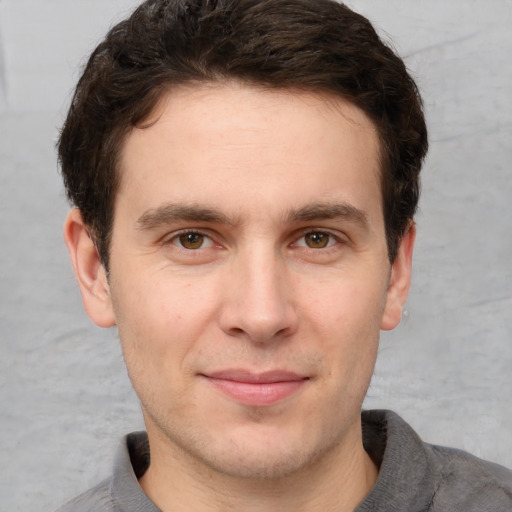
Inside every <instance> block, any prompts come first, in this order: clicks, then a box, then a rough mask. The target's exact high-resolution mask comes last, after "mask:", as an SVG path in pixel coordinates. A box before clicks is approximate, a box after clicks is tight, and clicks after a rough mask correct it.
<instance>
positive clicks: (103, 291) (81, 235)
mask: <svg viewBox="0 0 512 512" xmlns="http://www.w3.org/2000/svg"><path fill="white" fill-rule="evenodd" d="M64 241H65V242H66V245H67V248H68V251H69V255H70V257H71V263H72V265H73V269H74V271H75V276H76V279H77V281H78V285H79V286H80V292H81V294H82V301H83V304H84V308H85V310H86V312H87V314H88V315H89V317H90V319H91V320H92V321H93V322H94V323H95V324H96V325H98V326H100V327H112V326H114V325H115V324H116V321H115V316H114V312H113V308H112V301H111V298H110V287H109V284H108V279H107V275H106V272H105V268H104V266H103V265H102V263H101V260H100V257H99V254H98V250H97V249H96V246H95V244H94V242H93V241H92V239H91V236H90V235H89V231H88V229H87V226H86V225H85V223H84V221H83V219H82V215H81V213H80V211H79V210H78V209H77V208H74V209H72V210H71V211H70V212H69V213H68V215H67V217H66V220H65V222H64Z"/></svg>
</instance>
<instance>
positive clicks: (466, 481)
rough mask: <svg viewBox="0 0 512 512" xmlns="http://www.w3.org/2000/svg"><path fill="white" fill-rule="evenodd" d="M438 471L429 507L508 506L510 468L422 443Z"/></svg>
mask: <svg viewBox="0 0 512 512" xmlns="http://www.w3.org/2000/svg"><path fill="white" fill-rule="evenodd" d="M425 450H426V451H427V453H428V454H429V457H430V458H431V460H432V462H433V466H435V467H436V469H437V471H438V472H439V475H440V479H439V486H438V488H437V490H436V491H435V493H434V495H433V497H432V511H441V510H446V505H447V504H450V506H452V507H453V508H452V509H451V510H454V511H458V510H460V511H464V512H469V511H473V510H474V511H481V510H486V511H494V510H495V511H502V510H512V471H510V470H508V469H507V468H504V467H503V466H500V465H498V464H494V463H492V462H488V461H484V460H482V459H479V458H477V457H475V456H473V455H471V454H469V453H466V452H464V451H461V450H456V449H454V448H446V447H441V446H435V445H429V444H425Z"/></svg>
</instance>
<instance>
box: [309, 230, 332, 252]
mask: <svg viewBox="0 0 512 512" xmlns="http://www.w3.org/2000/svg"><path fill="white" fill-rule="evenodd" d="M304 239H305V241H306V245H307V246H308V247H309V248H311V249H323V248H324V247H327V244H328V243H329V239H330V235H329V234H327V233H321V232H318V231H315V232H313V233H308V234H307V235H304Z"/></svg>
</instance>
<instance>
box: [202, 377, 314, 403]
mask: <svg viewBox="0 0 512 512" xmlns="http://www.w3.org/2000/svg"><path fill="white" fill-rule="evenodd" d="M208 380H209V381H210V383H211V384H213V386H214V387H215V388H217V389H218V390H219V391H221V392H222V393H223V394H224V395H227V396H228V397H229V398H232V399H234V400H236V401H237V402H239V403H241V404H244V405H250V406H253V407H264V406H268V405H273V404H276V403H278V402H280V401H282V400H284V399H285V398H288V397H289V396H291V395H293V394H294V393H296V392H297V391H298V390H299V389H300V388H301V387H302V386H303V385H304V383H305V382H306V379H301V380H292V381H283V382H266V383H252V382H239V381H233V380H226V379H215V378H208Z"/></svg>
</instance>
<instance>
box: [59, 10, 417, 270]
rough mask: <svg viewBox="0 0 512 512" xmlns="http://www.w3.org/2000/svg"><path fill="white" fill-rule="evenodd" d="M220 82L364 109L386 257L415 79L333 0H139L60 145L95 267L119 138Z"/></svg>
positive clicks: (87, 73)
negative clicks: (193, 89)
mask: <svg viewBox="0 0 512 512" xmlns="http://www.w3.org/2000/svg"><path fill="white" fill-rule="evenodd" d="M229 80H237V81H239V82H241V83H245V84H249V85H256V86H260V87H264V88H269V89H288V90H297V91H310V92H316V93H321V92H323V93H327V94H330V95H333V96H334V97H339V98H343V99H344V100H347V101H349V102H350V103H352V104H354V105H355V106H357V107H359V108H360V109H361V110H362V111H363V112H365V114H366V115H367V116H368V117H369V118H370V119H371V120H372V122H373V123H374V125H375V127H376V129H377V131H378V134H379V142H380V159H381V160H380V164H381V169H380V172H381V174H380V180H381V191H382V198H383V202H382V204H383V214H384V221H385V229H386V239H387V245H388V254H389V258H390V261H393V260H394V258H395V256H396V251H397V248H398V244H399V241H400V239H401V237H402V236H403V234H404V233H405V232H406V230H407V229H408V227H409V226H410V223H411V221H412V219H413V216H414V213H415V211H416V208H417V203H418V196H419V172H420V169H421V165H422V161H423V158H424V156H425V154H426V151H427V132H426V127H425V122H424V117H423V113H422V107H421V99H420V96H419V94H418V90H417V87H416V85H415V83H414V81H413V80H412V78H411V77H410V76H409V74H408V73H407V70H406V68H405V65H404V63H403V62H402V60H401V59H400V58H399V57H398V56H397V55H395V53H394V52H393V51H392V49H391V48H389V47H388V46H386V45H385V44H383V42H382V41H381V40H380V39H379V37H378V35H377V34H376V32H375V30H374V29H373V27H372V25H371V24H370V23H369V21H368V20H367V19H366V18H364V17H363V16H361V15H359V14H357V13H355V12H353V11H351V10H350V9H349V8H347V7H346V6H344V5H342V4H339V3H337V2H334V1H332V0H262V1H260V0H218V1H215V0H211V1H208V0H204V1H192V0H190V1H189V0H182V1H178V0H148V1H146V2H144V3H143V4H142V5H141V6H140V7H139V8H138V9H137V10H136V11H135V12H134V13H133V14H132V16H131V17H130V18H129V19H127V20H125V21H123V22H121V23H119V24H118V25H116V26H115V27H113V28H112V30H110V32H109V33H108V35H107V37H106V38H105V40H104V41H103V42H102V43H101V44H100V45H99V46H98V47H97V48H96V50H95V51H94V52H93V53H92V55H91V57H90V59H89V61H88V63H87V66H86V68H85V70H84V72H83V75H82V77H81V79H80V81H79V83H78V85H77V88H76V91H75V95H74V97H73V101H72V105H71V107H70V110H69V114H68V116H67V119H66V122H65V125H64V127H63V130H62V133H61V137H60V141H59V145H58V150H59V159H60V163H61V166H62V173H63V176H64V182H65V185H66V190H67V194H68V197H69V199H70V201H71V202H72V203H73V204H74V205H75V206H77V207H78V208H79V210H80V212H81V214H82V216H83V219H84V221H85V223H86V224H87V225H88V226H89V228H90V234H91V236H92V237H93V238H94V240H95V243H96V245H97V248H98V251H99V254H100V257H101V260H102V263H103V265H105V267H106V268H107V269H108V262H109V246H110V237H111V233H112V225H113V215H114V209H115V201H116V193H117V190H118V187H119V183H120V181H121V180H122V172H121V170H120V168H119V155H120V152H121V150H122V147H123V143H124V140H125V137H126V135H127V134H128V133H129V132H130V131H131V130H132V129H133V128H134V127H140V126H144V124H145V123H146V122H147V120H148V118H149V117H150V116H151V113H152V112H153V111H154V109H155V107H156V106H157V105H158V103H159V100H160V99H161V98H162V97H163V96H164V95H165V94H166V92H168V91H170V90H172V89H173V88H177V87H179V86H181V85H186V84H205V83H223V82H226V81H229Z"/></svg>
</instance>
